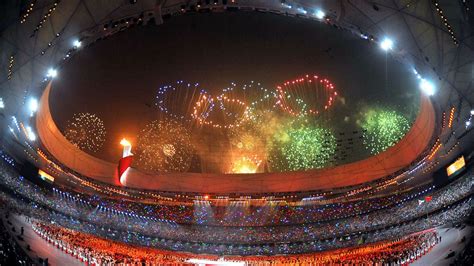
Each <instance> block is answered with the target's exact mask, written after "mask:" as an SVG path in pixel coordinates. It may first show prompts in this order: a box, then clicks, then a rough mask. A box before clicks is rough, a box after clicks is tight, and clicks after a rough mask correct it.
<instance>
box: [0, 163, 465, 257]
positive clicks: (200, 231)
mask: <svg viewBox="0 0 474 266" xmlns="http://www.w3.org/2000/svg"><path fill="white" fill-rule="evenodd" d="M1 174H2V178H1V179H0V189H1V190H2V192H1V193H0V198H3V199H4V200H6V201H9V203H8V206H12V207H15V209H16V210H21V211H22V212H24V213H26V214H28V215H30V216H32V217H37V218H39V219H40V220H43V221H53V222H55V223H57V224H59V225H61V226H64V227H67V228H71V229H75V230H77V231H80V232H85V233H91V234H94V235H99V236H104V237H106V238H108V239H113V240H117V241H121V242H126V243H132V244H138V245H142V246H150V247H157V248H162V249H168V250H184V251H190V252H194V253H208V254H239V255H254V254H263V255H274V254H291V253H302V252H314V251H321V250H327V249H332V248H340V247H344V246H351V245H356V244H357V243H358V242H359V241H360V240H361V239H362V240H363V241H368V242H374V241H380V240H386V239H391V238H393V237H397V236H400V234H402V235H404V234H410V233H413V232H416V231H420V230H425V229H427V228H432V227H435V226H438V225H442V224H445V223H449V222H451V221H456V220H460V219H463V217H465V216H467V215H468V214H469V212H470V210H471V207H470V202H471V195H472V186H473V182H474V178H473V176H472V175H471V174H468V175H466V176H465V177H463V178H460V179H458V180H457V181H455V182H453V183H451V184H450V185H449V186H447V187H445V188H441V189H438V190H436V191H433V192H432V193H430V199H431V200H429V201H427V200H426V201H424V202H421V201H420V199H425V198H424V197H423V196H419V197H417V196H416V195H413V196H410V197H406V198H405V199H404V200H401V201H399V202H398V203H396V204H395V205H394V206H393V207H391V208H382V209H379V210H375V211H372V212H368V213H365V214H360V215H355V216H349V217H345V218H342V219H336V220H330V221H323V222H317V223H299V224H294V225H272V226H231V227H229V226H209V225H186V224H185V225H181V224H177V223H172V222H167V221H160V220H158V219H154V218H150V217H146V216H140V215H137V214H133V213H132V212H131V211H128V210H126V211H117V210H116V209H113V208H110V207H109V208H107V207H103V205H101V204H98V205H94V204H91V203H90V202H88V201H86V200H83V199H81V197H80V195H75V196H71V195H69V196H65V195H64V194H61V193H58V192H51V191H48V190H47V189H44V188H41V187H39V186H37V185H35V184H33V183H31V182H29V181H28V180H26V179H24V178H22V177H20V176H18V175H15V173H12V172H11V171H5V170H4V171H2V173H1Z"/></svg>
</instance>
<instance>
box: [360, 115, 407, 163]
mask: <svg viewBox="0 0 474 266" xmlns="http://www.w3.org/2000/svg"><path fill="white" fill-rule="evenodd" d="M361 126H362V128H363V129H364V133H363V138H364V145H365V147H366V148H367V149H368V150H369V151H370V153H371V154H373V155H375V154H378V153H380V152H382V151H384V150H386V149H388V148H389V147H391V146H393V145H395V144H396V143H397V142H398V141H400V140H401V139H402V138H403V136H405V134H406V133H407V132H408V130H409V129H410V122H409V121H408V119H407V118H406V117H405V116H403V115H401V114H399V113H398V112H396V111H393V110H382V109H371V110H369V111H367V112H366V113H364V118H363V121H362V122H361Z"/></svg>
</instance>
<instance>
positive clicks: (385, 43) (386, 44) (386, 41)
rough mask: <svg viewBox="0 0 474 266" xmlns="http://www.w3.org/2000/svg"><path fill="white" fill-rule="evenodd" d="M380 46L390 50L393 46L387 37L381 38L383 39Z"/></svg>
mask: <svg viewBox="0 0 474 266" xmlns="http://www.w3.org/2000/svg"><path fill="white" fill-rule="evenodd" d="M380 48H382V50H384V51H388V50H392V48H393V41H392V40H390V39H389V38H385V39H383V41H382V42H381V43H380Z"/></svg>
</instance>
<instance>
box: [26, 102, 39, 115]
mask: <svg viewBox="0 0 474 266" xmlns="http://www.w3.org/2000/svg"><path fill="white" fill-rule="evenodd" d="M28 108H29V109H30V112H31V114H33V113H34V112H36V111H38V100H36V99H35V98H31V99H30V100H29V101H28Z"/></svg>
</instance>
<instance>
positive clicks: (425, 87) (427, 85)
mask: <svg viewBox="0 0 474 266" xmlns="http://www.w3.org/2000/svg"><path fill="white" fill-rule="evenodd" d="M420 89H421V90H422V91H423V92H424V93H425V94H427V95H429V96H431V95H433V94H434V93H435V86H434V84H433V83H431V82H429V81H428V80H426V79H421V81H420Z"/></svg>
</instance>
